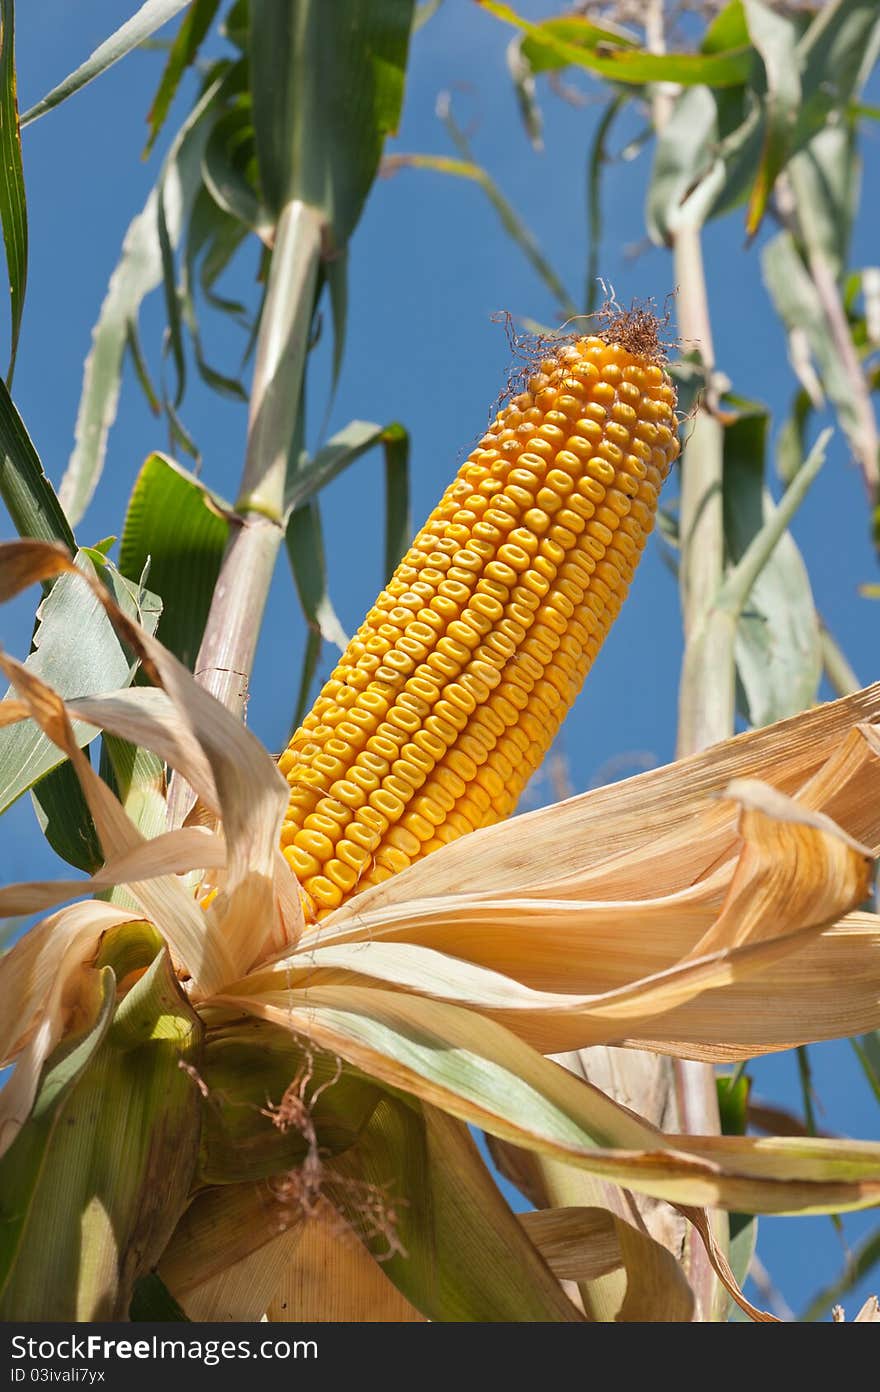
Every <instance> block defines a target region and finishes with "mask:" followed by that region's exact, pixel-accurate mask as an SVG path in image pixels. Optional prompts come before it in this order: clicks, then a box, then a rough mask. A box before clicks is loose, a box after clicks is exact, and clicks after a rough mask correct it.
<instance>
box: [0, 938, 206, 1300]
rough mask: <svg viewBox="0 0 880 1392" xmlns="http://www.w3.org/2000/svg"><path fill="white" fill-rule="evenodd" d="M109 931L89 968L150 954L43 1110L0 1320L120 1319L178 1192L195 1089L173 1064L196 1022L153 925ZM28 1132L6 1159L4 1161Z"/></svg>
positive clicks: (179, 1200)
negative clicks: (46, 1118)
mask: <svg viewBox="0 0 880 1392" xmlns="http://www.w3.org/2000/svg"><path fill="white" fill-rule="evenodd" d="M118 931H119V933H120V934H122V935H124V938H126V939H127V941H125V942H122V943H119V942H116V943H114V942H112V939H111V940H110V941H108V942H105V944H104V946H103V947H102V952H101V953H100V954H99V958H98V966H99V967H100V966H101V965H105V966H108V965H109V962H108V961H107V960H106V959H107V958H108V957H113V956H114V955H117V957H118V954H119V953H120V952H122V954H123V960H127V961H128V962H131V961H137V960H139V958H138V955H137V949H136V944H137V943H138V940H140V945H141V946H142V947H143V949H144V955H145V954H146V950H147V949H148V948H149V950H151V952H152V954H154V955H153V957H152V961H151V960H150V956H149V955H146V960H145V961H143V962H142V965H144V966H146V967H147V970H146V971H145V972H144V974H143V975H142V976H141V977H140V979H139V980H138V981H137V982H136V984H135V985H134V986H133V987H132V988H131V990H130V991H129V992H128V994H127V995H125V996H123V998H122V999H121V1001H120V1002H119V1004H118V1006H117V1007H116V1009H115V1011H114V1014H113V1019H112V1022H111V1023H110V1024H109V1027H108V1028H107V1029H106V1033H105V1034H104V1036H103V1039H102V1040H101V1042H100V1044H99V1046H98V1048H97V1049H96V1050H95V1052H94V1054H93V1055H92V1057H91V1059H90V1060H89V1062H88V1065H87V1067H86V1068H85V1069H84V1070H83V1072H82V1073H81V1074H80V1076H79V1077H78V1078H77V1079H76V1081H75V1083H74V1085H73V1087H71V1088H70V1090H69V1091H68V1092H67V1093H66V1095H65V1096H64V1097H63V1099H62V1101H61V1103H60V1105H59V1106H58V1107H57V1108H56V1109H55V1111H54V1113H53V1122H54V1125H53V1134H52V1137H51V1144H50V1145H47V1147H46V1149H45V1151H44V1154H43V1163H42V1165H41V1166H40V1168H39V1172H38V1173H39V1178H38V1183H37V1185H36V1186H35V1189H34V1192H33V1194H32V1196H31V1200H30V1202H29V1204H28V1206H27V1210H26V1215H25V1221H24V1222H23V1223H22V1226H21V1236H20V1237H19V1240H18V1243H17V1249H16V1261H15V1265H14V1269H13V1271H12V1272H11V1273H10V1277H9V1279H7V1281H6V1283H5V1288H4V1291H3V1295H2V1297H0V1310H2V1311H3V1316H4V1318H6V1319H48V1318H53V1319H54V1318H59V1317H66V1318H69V1319H80V1320H89V1319H99V1318H108V1319H119V1318H124V1317H125V1316H126V1315H127V1312H128V1307H129V1302H130V1298H131V1292H132V1289H133V1286H134V1283H135V1281H136V1280H137V1279H138V1278H139V1277H140V1276H142V1275H144V1274H146V1273H147V1272H148V1271H149V1270H150V1269H151V1268H152V1266H153V1265H154V1264H155V1262H156V1261H157V1259H158V1257H159V1255H160V1253H161V1252H162V1251H163V1249H164V1247H165V1245H166V1244H167V1241H168V1238H169V1237H170V1235H171V1231H172V1230H173V1227H174V1224H175V1221H176V1218H177V1216H178V1214H179V1213H180V1212H181V1211H182V1210H183V1208H184V1207H185V1205H186V1202H187V1199H188V1195H189V1186H190V1182H191V1178H192V1172H193V1169H194V1166H195V1159H196V1151H197V1144H198V1121H199V1096H198V1092H197V1090H196V1087H195V1084H194V1082H193V1080H192V1078H191V1077H190V1076H189V1075H188V1074H187V1072H185V1071H184V1070H182V1069H181V1068H180V1067H179V1064H180V1062H181V1061H183V1062H184V1063H187V1064H190V1065H191V1064H192V1063H194V1062H195V1060H196V1058H197V1056H198V1047H199V1043H200V1039H201V1026H200V1023H199V1021H198V1018H197V1016H196V1015H195V1014H194V1013H193V1012H192V1010H191V1009H190V1007H189V1005H188V1004H187V1002H186V1000H185V998H184V997H183V995H182V994H181V992H180V988H179V984H178V982H177V980H176V978H175V976H174V972H173V970H172V968H171V964H170V961H169V959H168V955H167V952H165V951H164V950H163V949H162V945H161V940H160V939H159V938H158V936H157V935H156V934H155V932H154V931H153V930H152V929H148V928H146V927H145V925H143V924H141V925H131V926H129V927H127V928H123V929H121V930H118ZM38 1105H39V1104H38ZM28 1132H29V1127H28V1126H25V1127H24V1128H23V1129H22V1131H21V1132H20V1133H19V1136H18V1138H17V1140H16V1141H15V1142H14V1143H13V1146H12V1148H11V1149H10V1151H9V1153H8V1156H7V1158H6V1161H5V1163H6V1164H9V1165H11V1166H12V1167H13V1168H15V1169H17V1168H18V1166H17V1165H16V1161H15V1151H16V1148H17V1147H20V1146H23V1145H26V1144H27V1142H28Z"/></svg>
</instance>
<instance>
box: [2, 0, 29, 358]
mask: <svg viewBox="0 0 880 1392" xmlns="http://www.w3.org/2000/svg"><path fill="white" fill-rule="evenodd" d="M0 223H2V226H3V242H4V245H5V247H6V268H7V273H8V280H9V304H10V320H11V325H10V329H11V338H12V342H11V346H10V351H9V368H8V371H7V373H6V380H7V384H8V383H10V382H11V381H12V373H13V371H14V369H15V356H16V353H17V351H18V336H19V333H20V331H21V316H22V313H23V311H24V295H25V287H26V285H27V261H28V230H27V202H26V199H25V190H24V170H23V169H22V163H21V132H20V130H19V121H18V97H17V94H16V80H15V5H14V0H2V4H0Z"/></svg>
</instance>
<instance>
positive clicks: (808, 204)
mask: <svg viewBox="0 0 880 1392" xmlns="http://www.w3.org/2000/svg"><path fill="white" fill-rule="evenodd" d="M788 169H789V177H790V179H791V186H792V191H793V193H794V197H795V203H796V206H797V220H798V225H799V230H800V234H801V236H802V237H803V240H804V243H805V245H806V246H807V247H808V248H809V249H810V250H811V251H816V250H818V251H821V252H822V253H823V254H824V255H825V256H826V257H827V258H828V261H829V262H830V264H831V266H832V268H833V270H834V274H835V276H837V277H840V276H841V275H842V274H843V272H844V269H845V267H846V264H847V258H848V253H849V243H850V235H851V233H852V226H853V222H854V220H855V214H856V208H857V204H858V193H859V153H858V146H857V142H856V133H855V130H854V129H853V128H852V127H851V126H850V125H848V124H847V123H842V124H840V125H828V126H825V127H824V128H823V129H822V130H821V131H819V133H818V135H816V136H814V137H813V139H812V140H811V141H810V142H809V144H808V145H806V146H805V147H804V149H803V150H801V151H799V152H798V154H797V155H795V157H794V159H792V160H791V162H790V163H789V167H788Z"/></svg>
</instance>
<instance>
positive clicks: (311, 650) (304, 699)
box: [290, 628, 323, 738]
mask: <svg viewBox="0 0 880 1392" xmlns="http://www.w3.org/2000/svg"><path fill="white" fill-rule="evenodd" d="M322 647H323V640H322V638H321V635H320V633H318V632H317V631H316V630H315V629H313V628H310V629H309V631H308V634H307V636H306V650H305V652H304V653H303V660H302V667H301V668H300V676H299V691H298V692H297V695H296V706H295V708H294V712H293V720H292V722H291V726H290V734H291V738H292V737H293V735H294V734H295V732H296V731H297V730H298V729H299V727H300V725H301V724H302V723H303V720H304V719H305V717H306V715H307V713H308V709H309V704H310V703H309V696H310V694H311V690H312V683H313V681H314V680H315V673H316V671H317V670H318V659H319V658H320V656H321V648H322Z"/></svg>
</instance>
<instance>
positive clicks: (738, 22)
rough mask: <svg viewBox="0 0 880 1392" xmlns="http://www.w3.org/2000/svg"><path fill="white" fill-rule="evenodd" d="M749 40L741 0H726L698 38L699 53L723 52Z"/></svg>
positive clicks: (738, 46)
mask: <svg viewBox="0 0 880 1392" xmlns="http://www.w3.org/2000/svg"><path fill="white" fill-rule="evenodd" d="M748 42H749V26H748V24H747V23H746V14H745V9H744V7H743V0H728V3H727V4H726V5H725V6H724V7H723V8H722V9H720V10H719V11H718V13H717V14H716V15H714V16H713V18H712V19H711V20H710V22H709V24H707V26H706V30H705V33H704V34H703V37H702V39H701V40H700V52H701V53H723V52H724V51H725V49H729V48H741V47H742V46H743V44H747V43H748Z"/></svg>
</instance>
